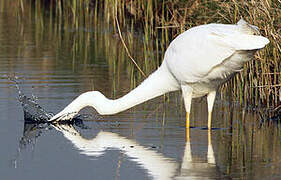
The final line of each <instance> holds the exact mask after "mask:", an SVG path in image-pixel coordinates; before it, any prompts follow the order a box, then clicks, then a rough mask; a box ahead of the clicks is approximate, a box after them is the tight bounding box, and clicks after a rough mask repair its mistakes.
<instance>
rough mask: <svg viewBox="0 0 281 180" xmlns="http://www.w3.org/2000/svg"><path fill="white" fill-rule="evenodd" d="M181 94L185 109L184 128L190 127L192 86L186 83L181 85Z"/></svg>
mask: <svg viewBox="0 0 281 180" xmlns="http://www.w3.org/2000/svg"><path fill="white" fill-rule="evenodd" d="M181 89H182V95H183V99H184V106H185V110H186V122H185V127H186V129H189V128H190V116H189V115H190V108H191V100H192V88H191V87H189V86H188V85H182V86H181Z"/></svg>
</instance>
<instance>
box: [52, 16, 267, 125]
mask: <svg viewBox="0 0 281 180" xmlns="http://www.w3.org/2000/svg"><path fill="white" fill-rule="evenodd" d="M268 43H269V40H268V39H267V38H265V37H263V36H261V35H260V34H259V30H258V28H257V27H256V26H253V25H250V24H248V23H247V22H246V21H244V20H243V19H241V20H240V21H239V22H238V23H237V24H234V25H231V24H207V25H200V26H197V27H193V28H190V29H189V30H187V31H185V32H184V33H182V34H180V35H179V36H177V37H176V38H175V39H174V40H173V41H172V42H171V44H170V45H169V47H168V48H167V50H166V52H165V56H164V60H163V63H162V64H161V66H160V67H159V68H158V69H157V70H156V71H155V72H153V73H152V74H151V75H150V76H149V77H148V78H147V79H145V80H144V81H143V82H142V83H141V84H140V85H139V86H138V87H137V88H135V89H134V90H132V91H131V92H129V93H128V94H126V95H125V96H123V97H121V98H119V99H116V100H111V99H107V98H106V97H105V96H104V95H103V94H102V93H100V92H98V91H91V92H86V93H83V94H81V95H80V96H79V97H77V98H76V99H75V100H74V101H73V102H71V103H70V104H69V105H68V106H67V107H66V108H64V109H63V110H62V111H61V112H59V113H58V114H56V115H55V116H53V117H52V118H51V119H50V121H58V120H62V119H63V120H66V119H71V118H73V117H74V116H75V115H76V114H77V113H78V112H79V111H80V110H81V109H82V108H84V107H86V106H91V107H93V108H95V109H96V110H97V112H98V113H99V114H101V115H110V114H116V113H118V112H121V111H124V110H126V109H129V108H131V107H133V106H135V105H138V104H140V103H143V102H145V101H147V100H149V99H152V98H155V97H157V96H160V95H163V94H165V93H167V92H171V91H176V90H182V94H183V99H184V104H185V110H186V127H187V128H189V124H190V123H189V113H190V107H191V100H192V98H197V97H202V96H205V95H207V103H208V128H209V129H210V128H211V115H212V109H213V105H214V101H215V97H216V90H217V89H218V87H219V86H220V85H221V84H222V83H224V82H226V81H227V80H228V79H230V78H231V77H232V76H233V75H234V74H235V73H236V72H238V71H240V70H241V69H242V68H243V64H244V63H245V62H247V61H249V60H251V59H252V58H253V55H254V53H255V52H256V50H258V49H261V48H263V47H264V46H265V45H266V44H268Z"/></svg>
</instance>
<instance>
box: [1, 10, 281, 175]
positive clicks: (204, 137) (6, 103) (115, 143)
mask: <svg viewBox="0 0 281 180" xmlns="http://www.w3.org/2000/svg"><path fill="white" fill-rule="evenodd" d="M28 17H31V18H26V19H25V20H23V21H19V20H18V18H17V16H16V15H15V14H13V13H12V12H11V11H10V10H9V8H4V9H2V10H1V12H0V62H1V65H0V75H1V79H0V99H1V103H0V113H1V117H0V122H1V126H0V142H1V148H0V154H1V158H0V176H1V179H78V178H79V179H172V178H174V179H188V178H189V179H194V178H198V179H203V178H204V179H219V178H224V179H231V178H234V179H280V178H281V173H280V172H281V171H280V170H281V169H280V168H281V165H280V162H281V142H280V140H281V139H280V127H278V126H275V125H262V126H261V127H260V124H259V122H260V120H261V118H260V116H259V115H258V114H257V112H256V111H253V110H252V108H251V107H243V105H242V106H240V105H238V104H239V103H237V102H235V100H233V99H231V98H223V99H221V98H220V95H219V96H218V97H217V101H216V104H215V107H214V113H213V124H212V126H213V127H215V129H214V130H213V131H212V132H211V134H208V131H207V130H205V127H206V125H207V106H206V100H205V99H199V100H195V101H193V104H192V112H191V126H193V127H194V128H192V129H191V130H190V132H189V136H190V137H187V133H186V130H185V112H184V108H183V102H182V99H181V95H180V93H171V94H170V95H169V96H168V97H167V96H166V97H159V98H156V99H153V100H151V101H149V102H146V103H144V104H141V105H139V106H137V107H134V108H131V109H129V110H127V111H125V112H122V113H120V114H117V115H113V116H104V117H102V116H98V115H96V114H95V111H93V110H91V109H87V110H85V111H84V112H86V113H92V114H93V116H92V117H91V118H88V119H87V120H86V121H84V124H83V125H81V123H80V124H79V123H78V124H74V125H66V124H63V125H57V126H51V125H47V124H28V123H25V122H24V114H23V109H22V107H21V104H20V103H19V101H18V90H17V89H16V87H15V85H14V83H13V82H11V81H10V80H9V79H8V77H17V78H18V81H19V82H20V87H21V88H22V91H23V93H24V94H26V95H27V96H29V97H32V96H35V97H36V99H37V101H38V103H39V104H40V105H41V106H42V107H43V108H44V109H45V110H47V111H48V112H54V113H55V112H58V111H59V110H61V109H62V108H64V107H65V106H66V105H67V104H68V103H70V102H71V101H72V100H73V99H74V98H75V97H76V96H78V95H79V94H81V93H82V92H85V91H89V90H99V91H101V92H103V93H104V94H105V95H106V96H107V97H109V98H117V97H120V96H122V95H124V94H125V93H127V92H128V91H130V90H131V89H132V88H133V87H135V85H136V84H137V83H139V82H140V81H141V79H142V77H141V76H138V73H136V72H135V69H134V68H133V65H132V64H131V62H130V60H129V59H128V58H127V56H126V54H125V51H124V50H123V49H122V48H121V47H122V45H121V42H120V41H119V38H118V36H117V35H116V33H114V31H113V30H112V28H111V27H110V26H106V25H103V24H102V22H99V23H96V24H95V25H93V27H91V28H84V27H80V28H78V29H77V28H76V29H75V28H74V29H73V28H70V27H60V26H61V25H59V24H58V25H57V26H59V27H60V28H57V29H56V28H55V27H50V25H48V24H45V25H44V28H43V29H44V30H42V29H40V28H37V24H36V19H35V17H33V16H32V15H30V16H28ZM44 18H47V19H48V17H47V16H46V17H44ZM125 36H132V38H133V39H134V45H133V46H132V47H130V48H131V50H132V51H133V52H134V56H135V57H136V59H143V58H144V56H145V55H144V54H145V52H143V51H144V46H143V42H142V39H143V38H142V36H141V35H140V34H139V33H130V32H127V34H126V32H125ZM77 42H79V43H77ZM78 45H79V46H78ZM154 68H155V67H154ZM146 69H149V68H146ZM152 69H153V68H152ZM147 71H148V70H147ZM226 97H227V96H226ZM229 97H231V95H230V96H229ZM165 99H166V100H165Z"/></svg>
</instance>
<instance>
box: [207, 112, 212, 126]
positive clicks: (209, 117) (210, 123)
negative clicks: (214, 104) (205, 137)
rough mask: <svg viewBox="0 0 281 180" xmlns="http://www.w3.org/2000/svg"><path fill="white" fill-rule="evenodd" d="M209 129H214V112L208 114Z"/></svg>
mask: <svg viewBox="0 0 281 180" xmlns="http://www.w3.org/2000/svg"><path fill="white" fill-rule="evenodd" d="M208 129H209V130H211V129H212V111H209V112H208Z"/></svg>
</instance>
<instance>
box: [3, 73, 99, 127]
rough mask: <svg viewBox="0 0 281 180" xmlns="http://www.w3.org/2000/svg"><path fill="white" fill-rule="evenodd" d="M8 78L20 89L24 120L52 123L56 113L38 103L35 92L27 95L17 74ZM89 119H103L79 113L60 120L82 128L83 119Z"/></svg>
mask: <svg viewBox="0 0 281 180" xmlns="http://www.w3.org/2000/svg"><path fill="white" fill-rule="evenodd" d="M8 79H9V80H10V81H11V82H13V83H14V85H15V87H16V89H17V91H18V100H19V102H20V103H21V105H22V108H23V112H24V121H25V122H27V123H51V122H50V121H48V120H49V119H51V118H52V117H53V116H54V113H52V112H48V111H46V110H45V109H44V108H43V107H41V106H40V105H39V103H38V97H37V96H35V95H34V94H33V93H32V95H31V97H27V96H26V95H25V94H24V93H23V91H22V90H21V88H20V83H21V82H20V80H19V78H18V77H17V76H16V75H9V76H8ZM87 119H91V120H97V119H101V117H100V116H98V115H95V114H77V115H76V116H75V117H74V118H73V119H71V120H67V121H65V122H61V121H60V123H77V124H78V126H79V125H80V126H82V127H81V128H85V126H83V125H82V123H81V121H83V120H87Z"/></svg>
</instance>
